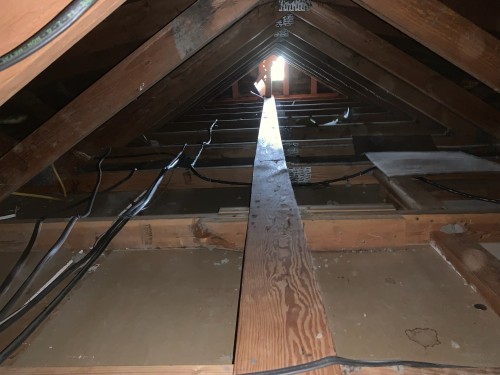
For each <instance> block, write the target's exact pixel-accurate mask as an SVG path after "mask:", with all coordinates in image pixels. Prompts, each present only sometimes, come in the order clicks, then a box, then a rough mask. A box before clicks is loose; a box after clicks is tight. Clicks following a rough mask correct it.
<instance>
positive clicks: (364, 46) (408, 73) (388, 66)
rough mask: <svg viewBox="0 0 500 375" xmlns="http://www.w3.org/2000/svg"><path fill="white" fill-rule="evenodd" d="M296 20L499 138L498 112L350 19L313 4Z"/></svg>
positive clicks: (323, 6) (499, 117) (298, 14)
mask: <svg viewBox="0 0 500 375" xmlns="http://www.w3.org/2000/svg"><path fill="white" fill-rule="evenodd" d="M297 16H298V17H301V18H302V19H303V20H305V21H306V22H308V23H311V24H312V25H313V26H315V27H316V28H318V29H321V30H322V31H323V32H325V33H327V34H328V35H329V36H330V37H331V38H334V39H336V40H338V41H339V42H340V43H342V44H344V45H346V46H347V47H349V48H351V49H352V50H354V51H355V52H357V53H359V54H360V55H362V56H363V57H365V58H366V59H368V60H370V61H372V62H374V63H376V64H378V65H379V66H380V67H382V68H383V69H385V70H387V71H388V72H390V73H392V74H394V75H395V76H396V77H398V78H400V79H402V80H404V81H405V82H407V83H409V84H410V85H412V86H413V87H415V88H416V89H418V90H419V91H421V92H423V93H424V94H426V95H428V96H429V97H431V98H433V99H434V100H436V101H437V102H439V103H441V104H443V105H444V106H446V107H447V108H448V109H450V110H452V111H453V112H455V113H456V114H458V115H460V116H462V117H463V118H465V119H467V120H468V121H470V122H471V124H474V125H476V126H478V127H480V128H481V129H483V130H484V131H486V132H487V133H489V134H492V135H493V136H495V137H497V138H500V112H499V111H497V110H495V109H494V108H493V107H491V106H489V105H487V104H486V103H484V102H483V101H482V100H479V99H478V98H477V97H475V96H474V95H472V94H469V93H468V92H467V91H466V90H464V89H462V88H461V87H459V86H457V85H456V84H454V83H453V82H451V81H449V80H447V79H446V78H444V77H442V76H440V75H439V74H437V73H436V72H435V71H433V70H432V69H430V68H428V67H426V66H425V65H424V64H422V63H420V62H419V61H417V60H416V59H414V58H412V57H411V56H409V55H407V54H405V53H404V52H402V51H401V50H400V49H398V48H396V47H394V46H392V45H391V44H389V43H388V42H386V41H384V40H383V39H382V38H380V37H378V36H377V35H375V34H373V33H371V32H370V31H368V30H366V29H365V28H363V27H362V26H360V25H358V24H356V23H355V22H353V21H351V20H350V19H349V18H347V17H345V16H343V15H341V14H340V13H338V12H336V11H334V10H331V9H330V8H329V7H327V6H325V5H319V4H316V3H315V4H314V6H313V8H312V11H311V12H299V13H297Z"/></svg>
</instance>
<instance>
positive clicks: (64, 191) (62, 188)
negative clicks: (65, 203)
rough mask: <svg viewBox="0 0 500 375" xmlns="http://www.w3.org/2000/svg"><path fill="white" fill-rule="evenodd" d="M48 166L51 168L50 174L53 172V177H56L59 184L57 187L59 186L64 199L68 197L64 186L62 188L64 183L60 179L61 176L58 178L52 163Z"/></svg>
mask: <svg viewBox="0 0 500 375" xmlns="http://www.w3.org/2000/svg"><path fill="white" fill-rule="evenodd" d="M50 166H51V167H52V172H54V176H56V179H57V181H58V182H59V185H60V186H61V190H62V193H63V195H64V198H66V197H67V196H68V194H67V193H66V186H64V183H63V181H62V179H61V176H59V173H58V172H57V169H56V166H55V165H54V163H52V164H51V165H50Z"/></svg>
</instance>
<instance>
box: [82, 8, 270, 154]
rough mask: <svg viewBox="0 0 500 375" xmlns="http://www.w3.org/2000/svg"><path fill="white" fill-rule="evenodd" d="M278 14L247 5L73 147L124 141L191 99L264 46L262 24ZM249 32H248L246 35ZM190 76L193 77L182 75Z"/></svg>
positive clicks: (92, 148)
mask: <svg viewBox="0 0 500 375" xmlns="http://www.w3.org/2000/svg"><path fill="white" fill-rule="evenodd" d="M278 17H279V16H277V15H276V14H275V13H274V10H273V8H272V7H270V6H268V5H265V6H262V7H258V8H257V9H255V10H253V11H252V12H250V13H249V14H248V15H247V16H246V17H245V18H244V19H242V20H241V21H240V22H238V23H236V24H235V25H234V26H233V27H231V28H230V29H229V30H227V31H226V32H225V33H224V34H223V35H221V37H219V38H216V39H215V40H213V41H212V42H211V43H210V44H208V45H207V46H206V47H205V48H203V49H202V50H201V51H199V52H198V53H197V54H196V55H195V56H193V59H189V60H187V61H186V63H185V64H182V66H180V67H179V68H177V69H176V70H175V71H174V72H172V74H169V75H168V76H166V77H165V78H164V79H162V80H161V81H160V82H158V84H157V85H155V86H154V87H152V88H151V89H150V90H148V91H147V92H146V93H145V94H144V95H142V96H140V97H139V98H138V99H137V100H136V101H133V102H132V103H130V104H129V105H128V106H127V107H126V108H124V109H123V110H122V111H120V112H119V113H117V114H116V115H115V116H113V117H112V118H111V119H110V120H109V121H107V122H106V123H105V124H104V125H103V126H102V127H101V128H99V129H98V130H97V131H95V132H94V133H92V134H91V135H90V136H89V137H87V138H86V139H85V140H83V141H82V142H80V143H79V144H78V145H77V146H76V149H78V150H81V151H83V152H85V153H89V154H93V153H95V152H100V150H102V149H103V148H106V147H109V146H112V147H117V146H124V145H126V144H128V143H129V142H130V141H132V140H133V139H134V138H135V137H137V136H138V135H140V134H142V133H144V132H147V131H148V130H150V129H153V128H155V127H157V126H158V125H162V124H163V123H165V121H166V120H167V119H169V118H170V117H171V116H172V115H173V112H174V111H177V110H178V109H179V108H180V107H181V106H183V105H185V103H186V102H188V101H189V100H191V99H193V100H194V99H196V98H197V95H198V93H206V92H207V91H208V89H209V88H211V87H212V86H214V85H215V84H217V83H218V82H220V81H221V80H222V79H224V78H227V77H228V70H230V69H231V68H232V67H233V66H234V65H235V62H237V63H238V62H241V63H243V61H244V60H241V59H242V58H246V57H247V53H250V52H252V51H256V50H258V49H264V46H263V43H264V42H265V41H266V40H268V38H269V36H270V35H272V30H270V29H268V28H267V26H269V25H272V24H273V22H274V21H275V20H276V19H277V18H278ZM249 33H250V34H252V35H254V37H253V38H249V37H248V34H249ZM235 51H237V52H235ZM245 51H247V53H245ZM255 53H257V52H255ZM221 56H223V57H226V58H221ZM193 75H194V76H196V78H197V79H189V78H188V79H186V77H191V76H193Z"/></svg>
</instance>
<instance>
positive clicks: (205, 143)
mask: <svg viewBox="0 0 500 375" xmlns="http://www.w3.org/2000/svg"><path fill="white" fill-rule="evenodd" d="M216 124H217V120H215V121H214V123H213V124H212V125H211V126H210V129H209V130H208V134H209V137H208V141H207V142H203V143H202V144H201V147H200V150H199V151H198V154H197V155H196V157H195V158H194V160H193V162H192V163H191V165H190V166H189V169H190V170H191V172H193V174H194V175H195V176H196V177H198V178H200V179H202V180H204V181H208V182H214V183H217V184H224V185H234V186H252V183H251V182H237V181H226V180H219V179H216V178H211V177H207V176H204V175H202V174H201V173H200V172H198V171H197V170H196V167H195V165H196V163H197V162H198V159H199V158H200V156H201V154H202V152H203V150H204V149H205V146H207V145H210V143H212V131H213V129H214V127H215V126H216Z"/></svg>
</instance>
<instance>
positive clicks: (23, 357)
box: [14, 250, 242, 367]
mask: <svg viewBox="0 0 500 375" xmlns="http://www.w3.org/2000/svg"><path fill="white" fill-rule="evenodd" d="M241 257H242V255H241V253H235V252H225V251H222V250H212V251H209V250H168V251H167V250H147V251H117V252H113V253H111V254H109V255H108V256H106V257H103V258H101V259H100V261H99V262H98V263H99V264H100V265H99V267H98V268H97V269H96V270H95V271H94V273H92V274H89V275H88V276H87V277H86V278H85V279H84V280H83V282H82V283H81V284H80V286H79V287H78V288H77V289H76V290H74V291H73V292H72V293H71V294H70V296H69V298H68V299H67V300H66V301H65V302H64V303H63V304H62V305H61V306H60V308H59V309H58V310H57V311H56V312H55V313H54V314H53V315H52V316H51V318H50V320H48V321H47V322H46V323H45V324H44V325H43V326H42V328H41V330H40V331H39V333H37V334H36V335H35V336H33V337H32V338H30V339H29V340H28V342H27V344H26V346H25V348H24V351H22V352H21V353H20V354H19V356H18V358H17V360H16V361H15V363H14V365H15V366H16V367H20V366H25V367H38V366H49V367H57V366H113V365H122V366H134V365H135V366H139V365H174V364H176V365H191V364H205V365H219V364H231V363H232V354H233V346H234V345H233V344H234V335H235V327H236V314H237V305H238V294H239V283H240V273H241V270H240V268H241Z"/></svg>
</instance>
